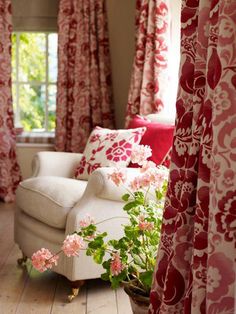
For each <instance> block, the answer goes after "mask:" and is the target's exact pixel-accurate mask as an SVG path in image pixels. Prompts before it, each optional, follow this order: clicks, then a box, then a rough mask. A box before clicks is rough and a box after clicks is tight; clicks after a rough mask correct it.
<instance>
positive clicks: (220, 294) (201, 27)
mask: <svg viewBox="0 0 236 314" xmlns="http://www.w3.org/2000/svg"><path fill="white" fill-rule="evenodd" d="M181 21H182V39H181V46H182V47H181V68H180V80H179V92H178V98H177V103H176V108H177V118H176V130H175V135H174V142H173V148H172V160H171V167H170V177H169V186H168V191H167V198H166V203H165V209H164V219H163V227H162V237H161V243H160V246H159V253H158V258H157V264H156V272H155V274H154V284H153V289H152V292H151V305H150V309H149V313H150V314H156V313H163V314H164V313H165V314H166V313H181V314H190V313H194V314H197V313H202V314H205V313H207V314H217V313H219V314H220V313H222V314H223V313H224V314H226V313H228V314H233V313H235V312H236V300H235V295H236V278H235V265H236V247H235V243H236V142H235V141H236V2H235V1H234V0H227V1H225V0H214V1H211V0H183V1H182V16H181Z"/></svg>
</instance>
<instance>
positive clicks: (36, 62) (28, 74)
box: [19, 33, 46, 82]
mask: <svg viewBox="0 0 236 314" xmlns="http://www.w3.org/2000/svg"><path fill="white" fill-rule="evenodd" d="M45 50H46V34H42V33H20V49H19V63H20V64H19V80H20V81H24V82H27V81H37V82H44V81H45V79H46V58H45V53H46V52H45Z"/></svg>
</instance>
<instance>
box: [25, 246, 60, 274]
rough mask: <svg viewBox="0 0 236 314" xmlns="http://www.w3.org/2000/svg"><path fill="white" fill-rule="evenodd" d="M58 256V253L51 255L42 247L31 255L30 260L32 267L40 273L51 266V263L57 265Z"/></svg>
mask: <svg viewBox="0 0 236 314" xmlns="http://www.w3.org/2000/svg"><path fill="white" fill-rule="evenodd" d="M58 258H59V256H58V255H53V254H52V253H51V252H50V251H49V250H48V249H44V248H42V249H41V250H39V251H37V252H35V253H34V254H33V255H32V257H31V260H32V264H33V267H34V268H35V269H37V270H38V271H40V272H41V273H42V272H44V271H46V270H47V269H49V268H52V266H53V264H55V265H57V260H58Z"/></svg>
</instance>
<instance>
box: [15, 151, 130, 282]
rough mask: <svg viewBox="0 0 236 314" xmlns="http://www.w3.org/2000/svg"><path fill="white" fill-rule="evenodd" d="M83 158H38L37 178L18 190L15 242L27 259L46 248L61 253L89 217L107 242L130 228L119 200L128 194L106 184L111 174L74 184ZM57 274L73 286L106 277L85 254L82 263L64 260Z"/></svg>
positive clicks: (96, 173)
mask: <svg viewBox="0 0 236 314" xmlns="http://www.w3.org/2000/svg"><path fill="white" fill-rule="evenodd" d="M76 155H78V156H76ZM80 158H81V155H80V154H72V153H59V152H40V153H38V154H37V155H36V157H35V159H34V162H33V174H34V176H35V177H33V178H30V179H28V180H25V181H23V182H22V183H21V185H20V186H19V188H18V190H17V201H16V202H17V209H16V212H15V224H14V225H15V232H14V238H15V242H16V243H17V244H18V245H19V247H20V248H21V250H22V251H23V252H24V253H25V254H26V255H27V256H28V257H31V255H32V254H33V253H34V252H35V251H37V250H39V249H40V248H42V247H45V248H48V249H49V250H51V251H52V252H58V251H59V250H60V248H61V246H62V242H63V240H64V238H65V237H66V235H67V234H70V233H72V232H73V231H75V230H78V229H79V222H80V220H81V219H83V218H84V217H85V216H86V214H90V215H91V216H92V217H94V218H95V221H96V222H99V230H100V231H101V232H104V231H106V232H107V233H108V237H107V238H108V239H118V238H120V237H121V236H122V235H123V228H122V225H123V224H124V223H125V222H127V215H126V213H125V212H124V211H123V205H124V203H123V201H122V200H121V197H122V195H123V194H124V190H123V189H118V188H117V187H116V186H114V184H113V183H112V182H111V181H109V180H108V179H107V176H108V173H110V172H111V171H112V169H111V168H100V169H97V170H96V171H94V172H93V173H92V174H91V176H90V178H89V180H88V181H81V180H74V179H70V177H71V176H72V174H73V169H74V168H75V166H76V162H77V161H78V160H80ZM55 165H57V166H56V167H55ZM56 170H58V171H56ZM126 170H127V172H128V175H129V173H130V175H131V176H133V175H134V174H135V170H134V169H128V168H126ZM66 176H68V177H67V178H66ZM53 271H55V272H57V273H59V274H62V275H64V276H65V277H67V278H68V279H69V280H71V281H76V280H84V279H92V278H99V277H100V275H101V274H102V273H103V272H104V270H103V268H102V266H101V265H98V264H96V263H95V262H94V261H93V259H92V258H91V257H90V256H87V255H86V252H85V251H81V252H80V255H79V257H70V258H68V257H66V256H64V255H63V254H61V256H60V259H59V262H58V265H57V266H55V267H53Z"/></svg>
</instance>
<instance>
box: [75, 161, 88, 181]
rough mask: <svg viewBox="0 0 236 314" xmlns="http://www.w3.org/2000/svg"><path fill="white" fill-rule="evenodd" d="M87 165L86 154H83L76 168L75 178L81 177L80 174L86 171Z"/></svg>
mask: <svg viewBox="0 0 236 314" xmlns="http://www.w3.org/2000/svg"><path fill="white" fill-rule="evenodd" d="M85 166H86V158H85V156H83V157H82V159H81V160H80V163H79V166H78V167H77V168H76V170H75V178H79V175H80V174H83V173H84V169H85Z"/></svg>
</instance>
